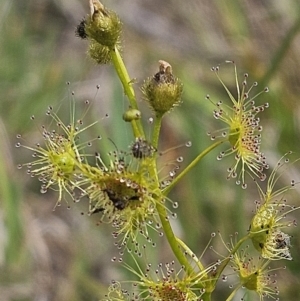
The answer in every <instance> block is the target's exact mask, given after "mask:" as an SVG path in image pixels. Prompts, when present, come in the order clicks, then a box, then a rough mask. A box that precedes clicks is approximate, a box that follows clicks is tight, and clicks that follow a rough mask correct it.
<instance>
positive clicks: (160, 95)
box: [142, 61, 183, 116]
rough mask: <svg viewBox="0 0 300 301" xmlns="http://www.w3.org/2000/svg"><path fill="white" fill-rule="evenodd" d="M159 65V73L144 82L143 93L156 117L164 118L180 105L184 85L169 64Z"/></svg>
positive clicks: (162, 63)
mask: <svg viewBox="0 0 300 301" xmlns="http://www.w3.org/2000/svg"><path fill="white" fill-rule="evenodd" d="M159 64H160V66H159V72H157V73H156V74H155V75H154V76H153V77H151V78H148V79H147V80H146V81H145V82H144V84H143V86H142V92H143V94H144V98H145V100H146V101H147V102H148V103H149V105H150V107H151V108H152V109H153V111H154V112H155V113H156V115H159V116H162V115H163V114H165V113H166V112H168V111H170V110H171V109H172V108H173V107H174V106H177V105H179V104H180V102H181V94H182V90H183V84H182V82H181V81H180V80H179V79H178V78H176V77H175V76H174V75H173V73H172V67H171V65H170V64H169V63H167V62H165V61H159Z"/></svg>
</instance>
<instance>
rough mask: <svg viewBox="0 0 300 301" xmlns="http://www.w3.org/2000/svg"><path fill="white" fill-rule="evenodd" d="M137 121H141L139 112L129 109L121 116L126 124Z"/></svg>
mask: <svg viewBox="0 0 300 301" xmlns="http://www.w3.org/2000/svg"><path fill="white" fill-rule="evenodd" d="M138 119H141V112H140V111H139V110H136V109H132V108H130V109H129V110H127V111H126V112H125V113H124V114H123V120H124V121H126V122H131V121H133V120H138Z"/></svg>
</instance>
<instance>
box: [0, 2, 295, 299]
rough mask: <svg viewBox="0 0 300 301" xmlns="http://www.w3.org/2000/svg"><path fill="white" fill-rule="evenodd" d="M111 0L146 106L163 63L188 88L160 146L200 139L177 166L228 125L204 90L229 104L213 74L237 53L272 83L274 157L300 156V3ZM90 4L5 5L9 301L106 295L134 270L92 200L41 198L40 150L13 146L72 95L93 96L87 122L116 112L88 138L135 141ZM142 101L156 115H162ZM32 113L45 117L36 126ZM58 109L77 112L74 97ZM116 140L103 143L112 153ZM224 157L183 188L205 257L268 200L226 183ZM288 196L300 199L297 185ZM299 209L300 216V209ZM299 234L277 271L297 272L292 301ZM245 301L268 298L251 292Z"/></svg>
mask: <svg viewBox="0 0 300 301" xmlns="http://www.w3.org/2000/svg"><path fill="white" fill-rule="evenodd" d="M104 4H105V5H107V6H108V7H110V8H112V9H114V10H115V11H116V12H117V13H118V14H119V15H120V17H121V19H122V20H123V22H124V33H123V42H124V47H123V48H124V53H123V56H124V60H125V63H126V65H127V67H128V70H129V73H130V75H131V76H132V78H137V84H136V86H135V87H136V90H137V94H138V97H139V100H140V99H141V95H140V92H139V85H140V84H141V83H142V81H143V79H144V78H146V77H148V76H151V75H153V74H154V73H155V72H156V71H157V67H158V60H160V59H164V60H166V61H168V62H169V63H171V64H172V66H173V71H174V73H175V74H176V75H177V76H179V77H180V78H181V79H182V81H183V82H184V85H185V91H184V97H183V98H184V103H183V105H182V106H181V107H180V108H177V109H175V110H174V111H173V112H172V113H171V114H169V115H168V116H167V117H166V118H165V120H164V123H163V130H162V139H161V144H160V150H161V151H165V150H168V149H169V148H171V147H173V146H177V145H180V144H182V143H185V142H186V141H188V140H191V141H192V143H193V146H192V147H191V148H189V149H187V148H184V147H181V148H178V149H176V150H174V151H172V152H171V151H170V152H168V154H167V155H166V156H167V159H168V160H169V159H170V160H171V159H172V158H173V159H174V158H176V157H177V156H179V155H183V156H184V164H183V165H185V164H187V162H189V161H191V160H192V159H193V158H194V157H195V156H196V155H197V153H199V152H200V151H201V150H203V149H204V148H205V147H207V146H208V145H210V140H209V137H208V136H207V135H206V132H207V131H211V130H214V129H218V128H220V127H221V126H222V125H221V124H218V123H217V122H216V121H215V120H214V119H213V117H212V110H213V107H212V106H211V105H209V104H208V103H207V102H206V101H205V95H206V94H210V95H211V98H212V99H213V100H215V101H217V100H219V99H222V100H225V99H227V97H226V95H225V91H224V89H223V88H222V87H221V85H220V83H219V82H218V80H217V78H216V77H215V75H214V74H213V73H212V72H211V71H210V68H211V67H212V66H216V65H218V64H222V63H223V62H224V61H225V60H234V61H235V62H236V64H237V67H238V72H239V75H240V78H242V75H243V73H244V72H247V73H249V83H251V82H253V81H258V82H259V85H258V88H256V91H257V92H259V91H261V90H262V89H263V88H264V86H265V85H268V86H269V88H270V92H269V93H268V94H263V96H262V97H261V98H259V99H258V102H261V103H264V102H269V103H270V108H269V109H268V110H267V111H266V112H265V113H264V115H262V116H260V117H261V119H262V121H261V122H262V124H263V126H264V131H263V143H262V151H263V152H265V153H266V154H267V156H268V158H269V163H270V165H271V166H274V165H275V164H276V161H277V160H278V159H279V158H280V156H281V155H282V154H284V153H285V152H287V151H289V150H293V151H295V153H296V157H299V156H300V152H299V139H300V134H299V126H300V102H299V95H300V75H299V69H300V55H299V54H300V2H299V1H298V0H285V1H281V0H266V1H257V0H253V1H245V0H242V1H211V0H204V1H197V0H190V1H186V2H183V1H175V0H170V1H159V0H153V1H138V0H127V1H121V0H119V1H116V0H115V1H112V0H106V1H105V2H104ZM88 12H89V7H88V1H87V0H86V1H83V0H56V1H54V0H43V1H38V0H27V1H16V0H15V1H13V0H1V12H0V16H1V18H0V26H1V35H0V41H1V44H0V78H1V80H0V87H1V99H0V102H1V109H0V118H1V119H0V137H1V148H0V179H1V181H0V301H8V300H9V301H12V300H14V301H27V300H36V301H44V300H49V301H53V300H57V301H58V300H64V301H68V300H72V301H76V300H87V301H92V300H99V299H100V298H102V297H103V296H104V293H105V292H106V289H105V287H106V286H107V285H108V284H109V283H110V281H111V279H121V278H124V277H125V276H124V274H123V276H122V275H121V273H123V272H121V271H120V269H119V267H118V266H117V265H116V264H115V265H112V264H111V261H110V260H111V257H112V254H116V256H117V255H118V254H117V251H116V250H115V248H114V246H113V240H112V239H111V234H110V232H111V228H110V226H108V225H101V226H100V227H97V226H96V225H95V224H96V222H97V218H96V217H94V216H93V217H92V218H91V217H87V216H86V215H83V216H82V215H81V214H80V213H81V211H84V210H86V208H85V207H84V206H83V205H82V204H78V205H76V206H75V205H73V204H70V205H71V210H68V209H67V206H66V204H63V205H62V206H61V207H60V208H57V209H56V211H54V212H53V211H52V209H53V207H54V204H55V202H56V198H57V195H56V194H55V193H49V194H47V195H41V194H40V192H39V183H38V181H37V179H30V177H29V176H27V175H26V171H25V170H17V168H16V166H17V164H18V163H24V162H28V161H30V155H29V153H28V152H26V151H25V150H24V149H16V148H15V146H14V145H15V142H16V135H17V134H19V133H20V134H22V136H23V137H24V139H26V142H23V143H24V144H26V145H33V144H34V143H35V142H38V141H40V142H41V141H42V137H41V136H40V134H39V130H38V127H39V125H41V124H42V123H43V122H45V118H44V116H45V111H46V109H47V106H48V105H53V106H56V107H59V106H60V105H61V103H63V102H64V101H65V100H66V99H68V98H70V97H71V96H70V91H72V90H74V91H75V96H74V99H75V100H76V101H78V103H80V102H82V101H84V100H85V99H90V100H93V105H92V106H93V107H92V109H91V110H90V111H89V112H88V114H87V115H86V116H85V120H86V121H87V123H88V122H91V121H93V120H97V119H101V118H102V117H103V116H104V115H105V114H106V113H108V114H109V116H110V117H109V118H106V119H103V120H102V121H101V122H100V124H99V125H97V126H96V127H95V128H92V129H91V130H90V131H89V134H88V135H89V136H90V137H95V136H96V135H97V133H98V132H100V133H101V135H103V136H104V137H109V138H110V139H112V140H113V141H114V142H115V143H116V145H117V146H118V148H120V149H125V150H126V149H127V147H128V145H129V144H130V143H131V140H132V136H131V132H130V128H129V127H128V126H127V125H126V126H124V123H123V121H122V119H121V115H122V112H123V111H124V109H126V108H127V103H126V98H125V97H124V96H123V93H122V88H121V86H120V84H119V82H118V80H117V78H116V75H115V73H114V70H112V67H111V66H101V67H99V66H96V65H95V64H94V63H93V62H92V61H91V60H90V59H89V58H87V57H86V55H85V52H86V46H87V45H86V43H85V42H82V41H81V40H79V39H78V38H76V37H75V36H74V30H75V27H76V25H77V24H78V23H79V22H80V20H81V19H82V18H83V17H84V16H85V15H86V14H87V13H88ZM221 76H222V78H223V79H224V81H225V82H226V84H227V85H228V86H229V87H230V88H231V89H232V91H234V73H233V68H232V67H231V66H228V65H224V64H222V65H221ZM67 81H70V82H71V85H70V88H68V87H67V86H66V84H65V83H66V82H67ZM97 84H99V85H100V89H99V91H98V93H96V85H97ZM140 102H141V103H140V104H141V107H142V108H143V110H144V112H145V113H144V116H145V120H147V118H148V117H150V116H151V112H150V111H149V110H148V108H147V106H145V105H144V104H143V103H142V101H140ZM78 107H79V109H80V104H79V105H78ZM31 115H35V117H36V118H35V121H34V122H32V121H30V118H29V117H30V116H31ZM59 115H60V116H62V118H64V117H63V116H64V115H65V116H68V115H69V112H68V110H67V109H66V108H65V107H64V105H62V107H61V109H60V110H59ZM46 122H47V121H46ZM48 122H49V121H48ZM150 132H151V126H149V133H150ZM107 140H108V139H103V141H102V142H101V143H99V145H95V146H94V147H95V148H96V149H98V150H99V149H101V150H106V149H114V146H113V145H112V144H110V143H108V142H107ZM217 154H218V151H214V152H213V153H212V154H210V155H209V156H207V157H206V158H205V159H204V160H203V161H202V162H201V163H200V164H199V165H198V166H197V167H196V168H195V169H194V170H193V171H192V172H191V173H190V174H189V175H188V176H186V177H185V178H184V179H183V180H182V182H180V184H179V185H178V187H177V188H176V189H175V190H174V191H173V192H172V194H171V198H172V199H173V200H174V201H178V202H179V204H180V206H179V209H177V214H178V218H177V219H176V220H174V229H175V231H176V233H177V234H178V235H179V236H180V237H181V238H182V239H183V240H184V241H185V242H187V243H188V244H189V246H190V247H191V248H192V249H193V250H194V251H195V252H196V253H197V254H198V255H200V254H201V253H202V251H203V249H204V247H205V245H206V243H207V242H208V240H209V237H210V233H211V232H214V231H218V230H220V231H221V233H222V235H223V237H224V240H227V237H229V235H230V234H232V233H234V232H236V231H238V232H240V233H246V231H247V229H248V227H249V221H250V219H251V216H252V215H251V214H252V211H253V210H254V203H253V202H254V200H255V199H257V198H258V194H257V189H256V188H253V187H251V185H250V187H249V188H248V189H247V190H246V191H242V190H241V189H240V187H237V186H236V185H235V183H234V181H227V180H226V169H227V167H228V166H229V165H230V164H231V163H232V160H233V158H230V159H229V158H228V160H224V161H222V162H217V161H216V156H217ZM163 160H165V158H163ZM163 160H162V161H163ZM290 176H291V177H293V178H295V179H296V180H297V181H299V179H300V175H299V169H298V168H297V166H296V165H294V166H292V167H291V169H290V173H288V174H287V175H286V176H284V177H282V179H281V182H282V183H280V184H282V185H286V184H287V183H288V181H289V180H290ZM289 201H290V203H292V204H294V205H296V206H300V201H299V194H298V189H296V191H295V193H294V194H293V196H292V197H291V198H289ZM293 215H294V218H296V219H298V218H299V215H300V213H299V212H297V211H296V212H295V213H294V214H293ZM289 234H290V235H292V236H293V239H292V245H293V248H292V255H293V258H294V260H293V261H291V262H279V263H278V264H274V265H273V266H284V265H286V266H287V269H286V270H284V271H279V272H278V274H279V276H278V282H279V283H278V286H279V289H280V292H281V294H280V296H281V298H282V300H289V301H296V300H299V299H300V289H299V287H300V286H299V285H300V280H299V279H300V258H299V253H300V234H299V230H298V229H297V228H293V229H290V231H289ZM151 252H153V256H154V257H155V256H156V257H157V258H156V260H157V261H163V262H166V261H170V260H172V259H173V258H172V257H171V253H170V252H169V250H168V248H167V246H166V243H165V242H163V240H160V241H159V242H158V247H157V248H156V249H155V250H154V251H151ZM206 257H207V258H206V260H207V263H209V262H211V261H212V260H216V259H217V258H218V257H217V255H216V254H214V253H212V254H206ZM231 280H232V281H233V282H235V281H236V279H234V278H232V279H231ZM229 294H230V290H229V288H228V283H225V284H221V286H220V288H219V289H218V293H217V294H215V297H214V300H225V299H224V296H228V295H229ZM241 296H242V295H239V296H237V298H236V299H235V300H240V298H241ZM247 300H258V297H257V296H256V295H249V296H248V299H247Z"/></svg>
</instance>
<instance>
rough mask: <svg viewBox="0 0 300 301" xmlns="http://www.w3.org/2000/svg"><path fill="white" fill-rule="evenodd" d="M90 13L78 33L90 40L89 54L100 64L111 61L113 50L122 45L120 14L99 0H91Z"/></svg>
mask: <svg viewBox="0 0 300 301" xmlns="http://www.w3.org/2000/svg"><path fill="white" fill-rule="evenodd" d="M90 10H91V13H90V15H89V16H88V17H87V18H86V19H84V20H82V21H81V22H80V24H79V25H78V26H77V28H76V35H77V36H79V37H80V38H82V39H88V40H89V43H90V44H89V49H88V54H89V56H90V57H91V58H92V59H93V60H95V61H96V62H97V63H98V64H106V63H109V62H110V61H111V51H113V50H114V48H115V47H118V48H119V47H120V40H121V32H122V23H121V21H120V19H119V17H118V15H117V14H116V13H115V12H114V11H112V10H109V9H107V8H106V7H104V5H103V4H102V3H101V2H100V1H98V0H90Z"/></svg>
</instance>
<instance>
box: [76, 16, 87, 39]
mask: <svg viewBox="0 0 300 301" xmlns="http://www.w3.org/2000/svg"><path fill="white" fill-rule="evenodd" d="M85 25H86V21H85V19H82V20H81V22H80V23H79V24H78V25H77V26H76V30H75V35H76V37H79V38H81V39H83V40H84V39H86V38H87V34H86V31H85Z"/></svg>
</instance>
